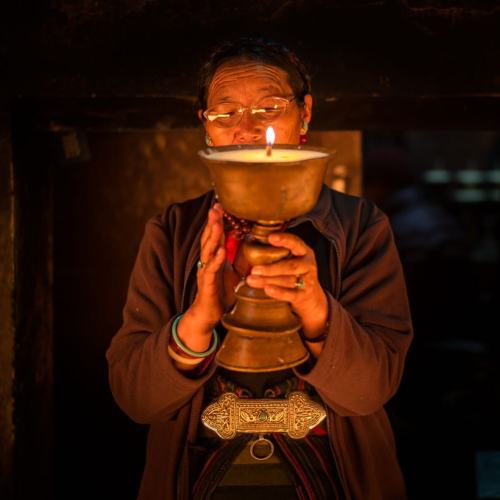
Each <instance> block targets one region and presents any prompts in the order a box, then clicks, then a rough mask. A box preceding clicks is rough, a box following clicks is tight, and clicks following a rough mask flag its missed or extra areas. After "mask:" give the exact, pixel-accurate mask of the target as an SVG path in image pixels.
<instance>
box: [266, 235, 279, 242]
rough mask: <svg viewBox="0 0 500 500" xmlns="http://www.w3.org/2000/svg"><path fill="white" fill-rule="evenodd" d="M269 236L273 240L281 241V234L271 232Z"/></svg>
mask: <svg viewBox="0 0 500 500" xmlns="http://www.w3.org/2000/svg"><path fill="white" fill-rule="evenodd" d="M269 238H271V240H272V241H280V240H281V236H280V235H279V234H270V235H269Z"/></svg>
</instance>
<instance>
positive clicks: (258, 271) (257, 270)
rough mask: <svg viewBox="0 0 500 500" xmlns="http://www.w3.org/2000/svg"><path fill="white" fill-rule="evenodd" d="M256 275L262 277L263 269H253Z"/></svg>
mask: <svg viewBox="0 0 500 500" xmlns="http://www.w3.org/2000/svg"><path fill="white" fill-rule="evenodd" d="M251 274H255V275H256V276H261V275H262V268H261V267H258V266H256V267H252V273H251Z"/></svg>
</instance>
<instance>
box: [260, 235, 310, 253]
mask: <svg viewBox="0 0 500 500" xmlns="http://www.w3.org/2000/svg"><path fill="white" fill-rule="evenodd" d="M269 243H270V244H271V245H273V246H275V247H284V248H288V250H290V252H291V253H292V255H295V256H296V257H302V256H304V255H307V254H308V253H309V252H312V249H311V248H310V247H309V246H307V245H306V244H305V243H304V241H303V240H302V239H300V238H299V237H298V236H296V235H295V234H291V233H271V234H270V235H269Z"/></svg>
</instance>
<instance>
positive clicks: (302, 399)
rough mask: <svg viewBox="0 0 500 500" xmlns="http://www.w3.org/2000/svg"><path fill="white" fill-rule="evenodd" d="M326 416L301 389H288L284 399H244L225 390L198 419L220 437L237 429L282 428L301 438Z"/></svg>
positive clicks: (231, 435)
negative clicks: (291, 390)
mask: <svg viewBox="0 0 500 500" xmlns="http://www.w3.org/2000/svg"><path fill="white" fill-rule="evenodd" d="M325 417H326V411H325V409H324V408H323V407H322V406H321V405H320V404H318V403H315V402H314V401H311V399H310V398H309V397H308V396H307V394H305V393H303V392H291V393H290V394H289V395H288V397H287V398H286V399H245V398H238V396H236V394H234V393H232V392H226V393H224V394H222V395H221V396H220V397H219V399H218V400H217V401H215V402H214V403H211V404H210V405H208V406H207V407H206V408H205V410H204V411H203V413H202V415H201V421H202V422H203V424H204V425H205V426H206V427H208V428H209V429H212V430H213V431H215V432H216V434H217V435H218V436H219V437H221V438H222V439H232V438H234V437H235V436H236V434H237V433H238V432H244V433H251V434H260V435H262V434H265V433H271V432H283V433H286V434H288V435H289V436H290V437H291V438H294V439H300V438H303V437H305V436H306V435H307V433H308V432H309V431H310V430H311V429H313V428H314V427H316V426H317V425H318V424H319V423H320V422H321V421H322V420H323V419H324V418H325Z"/></svg>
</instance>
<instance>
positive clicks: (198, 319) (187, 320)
mask: <svg viewBox="0 0 500 500" xmlns="http://www.w3.org/2000/svg"><path fill="white" fill-rule="evenodd" d="M222 215H223V210H222V206H221V205H220V203H216V204H214V206H213V207H212V208H211V209H210V210H209V212H208V219H207V224H206V226H205V229H204V230H203V233H202V235H201V249H200V261H201V262H202V263H203V266H202V267H201V268H199V269H198V273H197V282H198V292H197V294H196V297H195V299H194V301H193V303H192V304H191V306H190V307H189V309H188V310H187V311H186V312H185V314H184V315H183V316H182V318H181V319H180V321H179V324H178V325H177V333H178V335H179V338H180V340H181V342H183V343H184V345H185V346H187V347H188V348H189V349H192V350H193V351H196V352H203V351H206V350H207V349H208V348H209V346H210V343H211V340H212V329H213V328H214V327H215V325H216V324H217V323H218V321H219V320H220V318H221V316H222V313H223V312H224V303H223V281H222V272H223V267H224V262H225V260H226V251H225V248H224V228H223V222H222Z"/></svg>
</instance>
